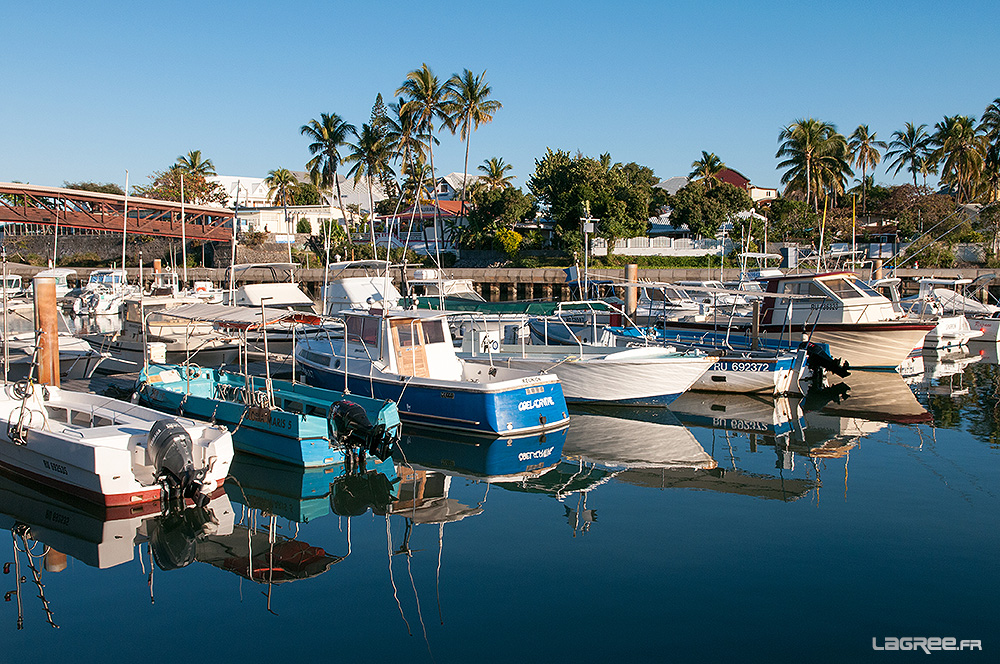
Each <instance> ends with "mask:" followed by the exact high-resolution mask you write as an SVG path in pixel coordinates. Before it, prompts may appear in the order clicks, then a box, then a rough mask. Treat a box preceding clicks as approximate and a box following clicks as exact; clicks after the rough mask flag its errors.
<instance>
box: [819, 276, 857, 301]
mask: <svg viewBox="0 0 1000 664" xmlns="http://www.w3.org/2000/svg"><path fill="white" fill-rule="evenodd" d="M823 285H824V286H826V287H827V288H829V289H830V290H831V291H833V293H834V295H836V296H837V297H839V298H840V299H842V300H849V299H851V298H855V297H865V296H866V295H868V294H867V293H865V292H863V291H862V290H861V289H860V288H856V287H855V285H854V284H853V283H852V282H851V281H850V280H848V279H844V278H843V277H838V278H836V279H824V280H823Z"/></svg>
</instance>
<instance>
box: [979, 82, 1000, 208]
mask: <svg viewBox="0 0 1000 664" xmlns="http://www.w3.org/2000/svg"><path fill="white" fill-rule="evenodd" d="M979 131H980V132H981V133H982V135H983V140H984V142H985V148H986V153H985V155H984V160H983V184H984V185H985V187H986V192H985V196H984V197H983V198H984V200H985V202H987V203H992V202H994V201H996V200H997V198H998V194H1000V97H997V98H996V99H994V100H993V101H992V102H991V103H990V104H989V106H987V107H986V111H985V112H983V117H982V119H981V120H980V121H979Z"/></svg>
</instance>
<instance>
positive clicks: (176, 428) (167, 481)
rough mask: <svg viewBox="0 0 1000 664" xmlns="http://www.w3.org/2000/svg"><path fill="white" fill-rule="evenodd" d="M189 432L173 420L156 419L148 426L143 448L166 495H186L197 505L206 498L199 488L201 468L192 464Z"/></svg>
mask: <svg viewBox="0 0 1000 664" xmlns="http://www.w3.org/2000/svg"><path fill="white" fill-rule="evenodd" d="M193 447H194V443H193V442H192V441H191V436H189V435H188V432H187V431H185V430H184V427H183V426H181V425H180V423H179V422H177V421H176V420H159V421H157V422H155V423H154V424H153V426H152V427H150V429H149V436H148V437H147V438H146V450H147V453H148V454H149V457H150V458H151V459H152V462H153V473H154V477H155V478H156V481H157V482H159V483H160V484H161V485H162V486H163V488H164V491H165V493H166V494H167V498H168V499H171V500H172V499H175V498H190V499H191V500H193V501H194V502H195V504H197V505H204V504H206V503H207V502H208V496H207V495H205V493H203V491H202V486H203V484H202V482H203V480H204V479H205V469H204V468H200V469H199V468H195V465H194V459H193V458H192V456H191V450H192V448H193Z"/></svg>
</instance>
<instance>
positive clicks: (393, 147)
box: [384, 98, 436, 203]
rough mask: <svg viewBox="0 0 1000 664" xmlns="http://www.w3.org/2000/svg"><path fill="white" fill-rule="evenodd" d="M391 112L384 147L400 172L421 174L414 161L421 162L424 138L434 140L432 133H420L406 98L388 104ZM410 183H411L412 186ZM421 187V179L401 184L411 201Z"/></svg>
mask: <svg viewBox="0 0 1000 664" xmlns="http://www.w3.org/2000/svg"><path fill="white" fill-rule="evenodd" d="M389 110H390V111H391V114H390V115H389V117H388V120H387V124H386V129H385V138H384V140H385V142H386V147H387V148H388V150H389V151H390V153H391V154H392V155H393V159H394V160H395V161H396V163H398V164H399V165H400V173H401V174H403V175H404V177H405V176H406V175H407V174H410V175H412V174H413V173H419V174H420V175H422V174H423V170H424V169H418V168H417V167H416V162H417V161H420V162H423V159H424V154H425V152H426V145H425V142H424V140H425V139H426V140H427V141H428V142H429V141H436V139H435V138H434V137H433V136H432V135H427V136H425V135H424V134H422V133H420V131H419V130H418V128H417V126H416V116H417V113H416V111H415V109H414V107H413V106H407V105H406V100H405V99H402V98H400V99H399V100H397V101H395V102H393V103H392V104H389ZM410 185H413V186H412V187H411V186H410ZM422 187H423V181H421V180H418V181H416V182H411V183H407V182H404V184H403V185H402V189H403V192H402V193H403V194H404V198H405V195H406V192H410V196H409V201H410V202H411V203H412V202H413V201H415V200H417V198H418V197H419V192H418V189H421V188H422Z"/></svg>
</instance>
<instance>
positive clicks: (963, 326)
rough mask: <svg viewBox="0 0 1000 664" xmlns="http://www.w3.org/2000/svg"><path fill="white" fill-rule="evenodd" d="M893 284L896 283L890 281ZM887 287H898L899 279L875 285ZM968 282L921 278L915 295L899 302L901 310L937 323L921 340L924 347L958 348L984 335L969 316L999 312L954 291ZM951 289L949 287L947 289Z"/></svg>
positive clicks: (885, 280) (968, 280) (883, 281)
mask: <svg viewBox="0 0 1000 664" xmlns="http://www.w3.org/2000/svg"><path fill="white" fill-rule="evenodd" d="M893 281H894V282H895V284H893V283H891V282H893ZM876 283H877V284H879V285H882V284H887V285H889V286H890V289H891V288H892V287H893V286H894V285H895V286H897V287H898V284H899V279H883V280H880V281H878V282H876ZM971 283H972V280H971V279H941V278H924V279H921V280H920V289H919V290H918V292H917V294H916V295H913V296H910V297H903V298H900V299H899V306H900V307H901V309H902V310H903V311H905V312H906V313H908V314H910V315H911V316H914V317H916V318H918V319H920V320H932V321H935V322H936V326H935V327H934V329H933V330H931V331H930V332H928V333H927V336H926V337H924V348H947V347H949V346H960V345H962V344H965V343H967V342H968V341H970V340H972V339H975V338H977V337H981V336H983V335H984V331H983V330H979V329H976V328H974V327H973V326H972V325H971V323H970V321H969V319H968V316H969V315H974V314H979V315H987V316H988V315H992V314H995V313H996V312H998V311H1000V309H998V308H997V307H992V306H991V305H986V304H983V303H981V302H978V301H976V300H974V299H972V298H969V297H965V296H964V295H962V294H961V293H959V292H957V291H956V290H954V289H956V288H962V287H963V286H966V285H968V284H971ZM949 287H950V288H949Z"/></svg>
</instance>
